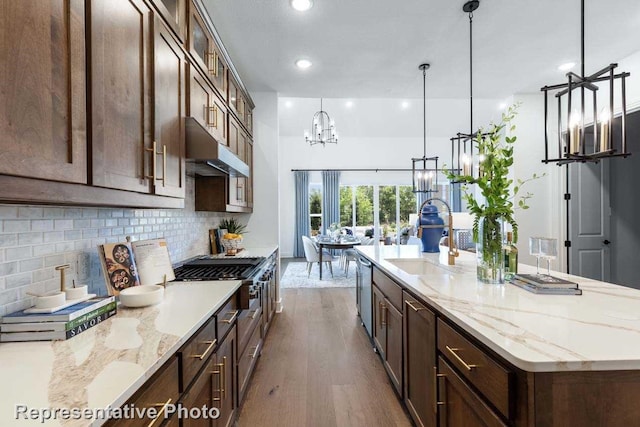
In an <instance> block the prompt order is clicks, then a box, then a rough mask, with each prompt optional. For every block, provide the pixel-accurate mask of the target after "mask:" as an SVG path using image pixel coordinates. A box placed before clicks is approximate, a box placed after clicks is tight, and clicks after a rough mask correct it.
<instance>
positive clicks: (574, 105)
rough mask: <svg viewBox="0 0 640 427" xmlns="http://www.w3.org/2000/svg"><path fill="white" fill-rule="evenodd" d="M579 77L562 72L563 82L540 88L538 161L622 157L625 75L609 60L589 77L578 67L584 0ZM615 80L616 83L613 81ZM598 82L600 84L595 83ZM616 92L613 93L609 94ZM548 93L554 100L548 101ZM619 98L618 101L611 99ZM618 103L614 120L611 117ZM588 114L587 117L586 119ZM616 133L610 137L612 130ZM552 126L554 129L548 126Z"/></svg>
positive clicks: (625, 152)
mask: <svg viewBox="0 0 640 427" xmlns="http://www.w3.org/2000/svg"><path fill="white" fill-rule="evenodd" d="M580 7H581V9H580V12H581V15H580V17H581V25H580V30H581V38H580V42H581V44H580V49H581V50H580V63H581V69H580V75H577V74H575V73H572V72H569V73H567V82H566V83H561V84H557V85H551V86H544V87H543V88H541V89H540V90H541V91H542V92H544V130H545V132H544V135H545V138H544V144H545V145H544V148H545V149H544V156H545V158H544V160H542V162H543V163H556V164H558V165H563V164H568V163H573V162H598V161H600V159H603V158H607V157H628V156H630V155H631V153H629V152H627V130H626V120H627V106H626V103H627V100H626V84H625V79H626V78H627V77H629V76H630V73H626V72H619V73H617V74H616V71H615V69H616V68H617V67H618V64H610V65H608V66H607V67H604V68H603V69H601V70H600V71H597V72H596V73H593V74H591V75H589V76H586V75H585V66H584V0H581V1H580ZM616 81H617V82H618V83H619V84H616ZM598 83H600V85H598ZM617 91H619V95H618V96H617V97H616V96H614V95H615V94H616V92H617ZM550 94H553V96H555V98H556V102H555V106H554V105H553V104H554V101H552V100H551V99H550ZM617 99H619V100H620V105H617V104H616V100H617ZM616 107H619V111H620V112H621V114H620V120H613V119H614V113H615V111H616ZM553 108H556V109H557V116H558V117H557V120H556V121H555V123H554V122H553V121H551V120H550V119H549V114H550V110H552V109H553ZM588 116H589V117H588ZM614 126H616V127H617V129H616V131H618V130H619V132H615V133H616V135H619V137H617V138H614V129H613V127H614ZM552 128H554V129H552ZM554 131H557V138H555V139H556V142H555V144H556V145H557V147H556V150H557V151H556V153H557V154H555V153H554V152H553V151H554V150H553V149H552V145H553V144H554V142H552V141H551V139H552V138H550V133H552V132H554Z"/></svg>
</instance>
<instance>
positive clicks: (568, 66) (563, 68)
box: [558, 62, 576, 71]
mask: <svg viewBox="0 0 640 427" xmlns="http://www.w3.org/2000/svg"><path fill="white" fill-rule="evenodd" d="M575 66H576V63H575V62H567V63H566V64H562V65H560V66H559V67H558V70H560V71H569V70H570V69H572V68H573V67H575Z"/></svg>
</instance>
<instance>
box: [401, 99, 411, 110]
mask: <svg viewBox="0 0 640 427" xmlns="http://www.w3.org/2000/svg"><path fill="white" fill-rule="evenodd" d="M400 106H401V107H402V109H403V110H406V109H407V108H409V101H402V104H400Z"/></svg>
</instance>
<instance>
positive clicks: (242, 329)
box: [238, 299, 262, 353]
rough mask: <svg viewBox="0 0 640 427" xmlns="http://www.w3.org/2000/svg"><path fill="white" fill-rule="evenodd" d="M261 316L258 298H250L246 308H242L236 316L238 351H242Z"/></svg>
mask: <svg viewBox="0 0 640 427" xmlns="http://www.w3.org/2000/svg"><path fill="white" fill-rule="evenodd" d="M261 316H262V307H261V306H260V300H259V299H252V300H251V305H250V306H249V309H248V310H242V312H241V313H240V315H239V316H238V352H239V353H242V352H243V351H244V349H245V347H246V346H247V343H248V342H249V338H251V334H252V333H253V329H254V328H255V327H256V326H258V324H259V323H260V320H261Z"/></svg>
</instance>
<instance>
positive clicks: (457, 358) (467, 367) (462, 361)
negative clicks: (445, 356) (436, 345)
mask: <svg viewBox="0 0 640 427" xmlns="http://www.w3.org/2000/svg"><path fill="white" fill-rule="evenodd" d="M445 347H446V348H447V350H448V351H449V353H451V355H453V357H454V358H455V359H456V360H457V361H458V362H460V363H462V366H464V367H465V369H466V370H467V371H472V370H473V369H474V368H477V367H478V365H470V364H468V363H467V362H465V361H464V360H463V359H462V357H460V356H458V353H456V351H459V350H460V349H459V348H451V347H449V346H448V345H446V346H445Z"/></svg>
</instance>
